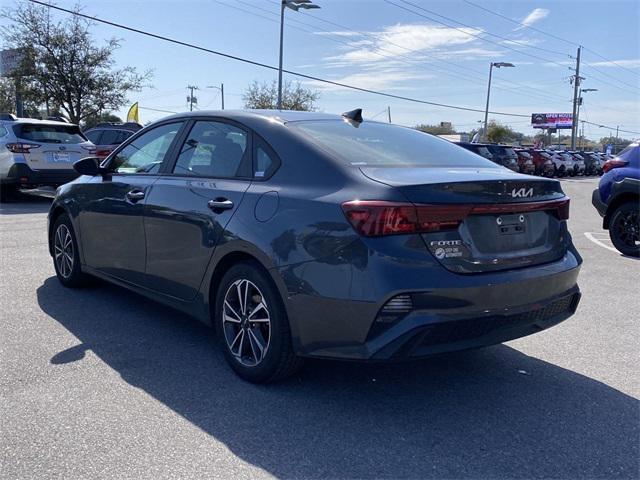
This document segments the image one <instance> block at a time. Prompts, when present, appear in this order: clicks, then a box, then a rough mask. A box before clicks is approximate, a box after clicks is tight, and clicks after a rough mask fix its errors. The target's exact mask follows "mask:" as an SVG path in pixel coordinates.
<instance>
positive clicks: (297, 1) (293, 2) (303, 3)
mask: <svg viewBox="0 0 640 480" xmlns="http://www.w3.org/2000/svg"><path fill="white" fill-rule="evenodd" d="M285 7H286V8H290V9H291V10H295V11H296V12H297V11H298V10H299V9H301V8H303V9H305V10H308V9H311V8H320V5H316V4H315V3H312V2H311V0H282V3H281V4H280V61H279V62H278V104H277V108H278V110H282V44H283V37H284V9H285Z"/></svg>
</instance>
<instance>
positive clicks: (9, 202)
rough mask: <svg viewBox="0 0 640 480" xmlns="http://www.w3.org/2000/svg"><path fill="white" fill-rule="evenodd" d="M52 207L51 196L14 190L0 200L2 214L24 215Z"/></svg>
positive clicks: (0, 212) (44, 211) (45, 210)
mask: <svg viewBox="0 0 640 480" xmlns="http://www.w3.org/2000/svg"><path fill="white" fill-rule="evenodd" d="M49 207H51V197H49V196H39V195H31V194H25V193H22V192H14V193H12V194H11V196H10V198H8V199H6V198H4V199H3V200H2V201H1V202H0V215H24V214H27V213H46V212H48V211H49Z"/></svg>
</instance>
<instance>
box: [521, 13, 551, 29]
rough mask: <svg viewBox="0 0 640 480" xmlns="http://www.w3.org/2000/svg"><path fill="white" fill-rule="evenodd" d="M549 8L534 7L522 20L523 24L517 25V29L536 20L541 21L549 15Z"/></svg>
mask: <svg viewBox="0 0 640 480" xmlns="http://www.w3.org/2000/svg"><path fill="white" fill-rule="evenodd" d="M549 13H550V12H549V10H547V9H546V8H534V9H533V10H531V12H530V13H529V15H527V16H526V17H525V18H524V20H522V22H521V23H522V26H520V27H517V28H516V29H515V30H520V29H522V28H524V27H525V26H526V27H529V26H531V25H533V24H534V23H536V22H539V21H540V20H542V19H543V18H546V17H547V16H548V15H549Z"/></svg>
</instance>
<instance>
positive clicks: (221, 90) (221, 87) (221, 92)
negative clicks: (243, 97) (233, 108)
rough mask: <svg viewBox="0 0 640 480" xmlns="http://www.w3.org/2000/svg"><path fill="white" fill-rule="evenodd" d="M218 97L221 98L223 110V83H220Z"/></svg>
mask: <svg viewBox="0 0 640 480" xmlns="http://www.w3.org/2000/svg"><path fill="white" fill-rule="evenodd" d="M220 97H221V98H222V110H224V83H221V84H220Z"/></svg>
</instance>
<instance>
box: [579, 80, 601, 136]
mask: <svg viewBox="0 0 640 480" xmlns="http://www.w3.org/2000/svg"><path fill="white" fill-rule="evenodd" d="M597 91H598V89H597V88H581V89H580V90H579V93H578V105H577V106H576V118H575V120H574V123H575V125H576V130H577V129H578V127H577V125H578V122H579V121H580V106H581V105H582V94H583V93H588V92H597ZM582 127H583V128H582V131H583V132H584V124H582Z"/></svg>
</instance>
